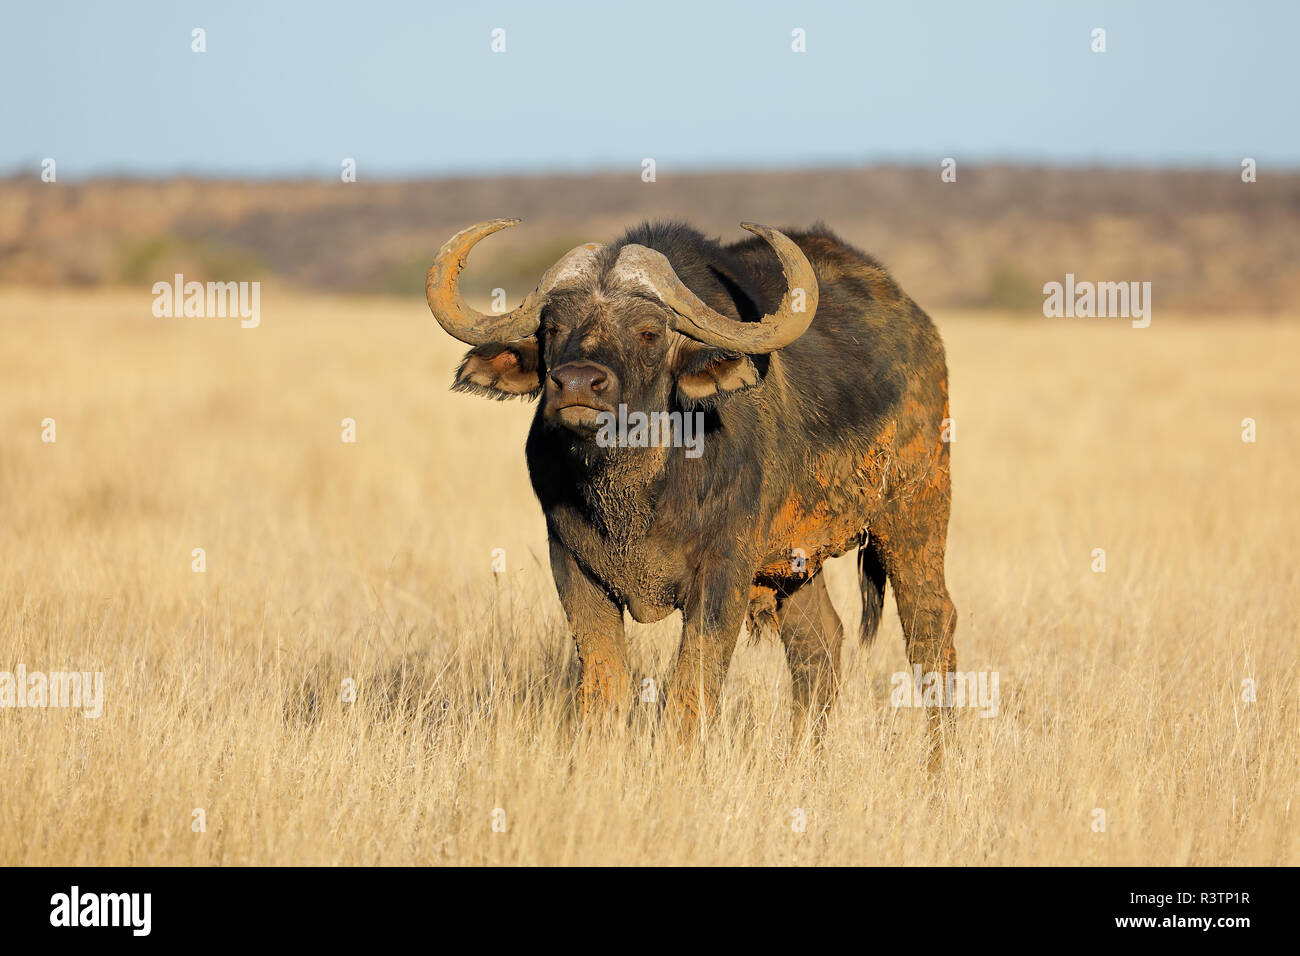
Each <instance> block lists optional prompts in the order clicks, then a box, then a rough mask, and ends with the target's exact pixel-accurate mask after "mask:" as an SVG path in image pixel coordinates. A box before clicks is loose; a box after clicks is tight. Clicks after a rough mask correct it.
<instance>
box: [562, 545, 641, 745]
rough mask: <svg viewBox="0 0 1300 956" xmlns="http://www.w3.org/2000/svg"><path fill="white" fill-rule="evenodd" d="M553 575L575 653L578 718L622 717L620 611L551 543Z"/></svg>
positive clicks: (625, 683) (625, 699)
mask: <svg viewBox="0 0 1300 956" xmlns="http://www.w3.org/2000/svg"><path fill="white" fill-rule="evenodd" d="M551 574H552V576H553V577H554V578H555V589H556V590H557V591H558V592H559V594H560V603H561V604H562V605H563V606H564V613H565V616H566V617H568V619H569V629H570V630H571V631H572V633H573V640H574V643H575V644H576V645H577V650H578V667H579V672H578V715H579V717H580V718H582V719H583V720H587V719H589V718H592V717H594V716H597V715H601V714H619V713H622V712H626V710H627V708H628V706H629V704H630V702H631V700H630V699H631V693H632V674H631V670H630V669H629V668H628V661H627V639H626V637H625V636H624V634H623V610H622V608H620V607H619V606H618V605H617V604H615V603H614V601H612V600H611V599H610V597H609V595H608V594H607V593H605V590H604V589H603V588H601V587H600V585H598V584H597V583H596V582H595V581H593V580H592V579H591V578H590V577H588V575H587V573H586V572H585V571H584V570H583V569H582V568H581V567H580V566H579V565H578V563H577V561H575V560H574V558H573V555H572V554H571V553H570V552H569V550H568V549H567V548H566V547H564V545H563V544H561V543H560V542H558V541H557V540H555V539H554V538H552V539H551Z"/></svg>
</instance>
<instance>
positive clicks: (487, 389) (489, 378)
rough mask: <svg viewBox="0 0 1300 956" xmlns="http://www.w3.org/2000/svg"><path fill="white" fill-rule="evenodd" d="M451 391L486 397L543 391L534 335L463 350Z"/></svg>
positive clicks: (534, 396) (510, 396) (531, 394)
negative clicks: (516, 340) (515, 340)
mask: <svg viewBox="0 0 1300 956" xmlns="http://www.w3.org/2000/svg"><path fill="white" fill-rule="evenodd" d="M451 390H452V391H453V392H473V393H474V394H475V395H483V396H485V397H487V398H496V399H504V398H514V397H516V396H519V395H523V396H526V397H528V398H536V397H537V396H538V395H539V394H540V393H541V391H542V379H541V376H540V375H539V374H538V355H537V338H536V337H535V336H529V337H528V338H526V339H520V340H519V341H518V342H509V343H504V342H489V343H488V344H487V345H479V346H476V347H475V348H472V349H470V350H469V351H468V352H466V353H465V358H464V360H463V361H462V362H461V363H460V368H458V369H457V370H456V380H455V382H453V383H452V386H451Z"/></svg>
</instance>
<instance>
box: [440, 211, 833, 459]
mask: <svg viewBox="0 0 1300 956" xmlns="http://www.w3.org/2000/svg"><path fill="white" fill-rule="evenodd" d="M518 222H519V220H518V219H493V220H489V221H487V222H483V223H479V224H478V225H474V226H471V227H469V228H468V229H464V230H462V231H461V232H459V233H457V234H456V235H454V236H452V238H451V239H449V240H448V241H447V243H446V244H445V245H444V246H443V247H442V249H441V250H440V251H439V253H438V258H437V260H436V261H435V262H434V263H433V265H432V266H431V267H430V268H429V273H428V277H427V280H426V283H425V293H426V296H427V298H428V301H429V308H430V309H431V310H432V311H433V315H434V318H436V319H437V320H438V323H439V324H440V325H441V326H442V327H443V328H444V329H445V330H446V331H447V332H448V333H450V334H451V335H453V336H455V337H456V338H457V339H460V340H461V341H462V342H466V343H468V344H470V345H472V346H474V348H473V349H471V350H470V352H469V353H468V354H467V355H466V356H465V360H464V361H463V362H462V363H461V366H460V368H459V370H458V371H457V374H456V381H455V384H454V385H453V386H452V387H453V388H454V389H456V390H458V391H474V392H478V393H480V394H485V395H488V396H489V397H493V398H508V397H511V396H527V397H536V396H539V395H540V396H541V397H542V402H543V407H542V411H541V414H542V418H543V420H544V421H545V422H546V424H548V425H550V426H554V427H562V428H565V429H569V430H571V431H572V432H574V433H576V434H577V435H579V436H588V435H590V434H591V433H594V431H595V430H596V427H597V422H598V416H599V415H600V414H601V413H602V412H614V411H616V410H617V408H618V406H619V405H620V404H623V405H625V406H626V407H627V408H628V409H630V410H637V411H646V412H650V411H662V410H668V409H670V408H673V407H676V408H681V409H689V408H696V407H703V406H708V405H711V404H713V403H715V402H717V401H719V400H721V399H722V398H724V397H725V396H726V395H728V394H731V393H733V392H736V391H740V390H743V389H745V388H748V387H750V386H753V385H756V384H757V383H758V382H759V381H760V377H761V369H762V368H764V367H765V365H766V363H765V361H763V358H762V357H763V356H766V355H767V354H769V353H771V352H774V351H776V350H777V349H780V348H783V347H784V346H786V345H788V344H790V343H791V342H793V341H794V340H795V339H797V338H798V337H799V336H800V335H802V334H803V332H804V330H805V329H807V328H808V325H809V323H811V322H812V319H813V315H814V314H815V312H816V309H817V279H816V277H815V276H814V274H813V269H812V266H811V265H810V264H809V262H808V260H807V258H806V257H805V256H804V254H803V253H802V252H801V251H800V249H799V247H798V246H797V245H796V244H795V243H794V242H793V241H792V240H790V239H789V238H788V237H786V236H785V235H783V234H781V233H780V232H777V231H776V230H775V229H771V228H769V227H767V226H760V225H757V224H754V223H742V224H741V227H742V228H744V229H746V230H748V231H749V232H752V233H754V234H755V235H758V236H761V237H762V238H763V239H764V240H765V241H766V242H767V243H768V244H769V245H771V247H772V248H773V250H774V251H775V252H776V255H777V258H778V260H779V261H780V264H781V268H782V270H783V273H784V276H785V287H786V288H785V294H784V295H783V297H782V299H781V302H780V304H779V305H778V307H777V309H776V311H774V312H772V313H771V314H769V315H764V316H761V317H760V316H751V318H754V319H756V321H743V320H742V317H741V315H740V313H739V311H737V310H736V309H735V308H734V307H732V305H731V302H730V300H727V302H726V303H725V304H724V303H723V302H721V301H719V303H718V305H719V307H720V308H722V309H724V310H725V311H730V312H735V317H733V316H731V315H726V314H723V312H722V311H718V309H715V308H713V307H711V306H709V305H707V304H706V303H705V302H704V301H703V300H702V299H701V298H700V297H699V296H697V295H696V293H695V292H693V291H692V290H691V289H689V288H687V286H686V284H685V283H684V282H683V281H682V280H681V279H680V278H679V277H678V275H677V272H676V271H674V269H673V267H672V265H671V264H670V263H669V261H668V259H667V257H666V256H665V255H664V254H663V253H662V252H659V251H657V250H655V249H651V248H649V247H647V246H644V245H638V244H635V243H630V242H628V243H624V244H621V245H617V246H602V245H598V244H596V243H587V244H584V245H581V246H578V247H577V248H575V249H573V250H571V251H570V252H568V253H567V254H566V255H564V256H563V257H561V258H560V260H559V261H558V262H556V263H555V264H554V265H553V266H551V268H550V269H548V270H547V271H546V273H545V274H544V275H543V276H542V279H541V281H540V282H539V283H538V284H537V287H536V288H535V289H533V291H532V292H531V293H529V295H528V296H527V297H526V298H525V299H524V301H523V303H522V304H521V305H520V306H519V307H518V308H516V309H514V310H513V311H511V312H508V313H504V314H501V315H486V314H484V313H481V312H478V311H475V310H474V309H472V308H470V307H469V306H468V305H467V304H466V302H465V300H464V298H462V296H461V294H460V290H459V281H458V280H459V276H460V273H461V270H462V269H463V268H464V267H465V262H466V258H467V257H468V255H469V251H470V250H471V249H472V248H473V247H474V245H475V244H476V243H477V242H478V241H479V240H481V239H483V238H484V237H485V236H489V235H491V234H492V233H494V232H497V231H499V230H501V229H505V228H507V227H509V226H513V225H516V224H517V223H518ZM756 360H757V361H756Z"/></svg>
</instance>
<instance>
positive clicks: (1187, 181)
mask: <svg viewBox="0 0 1300 956" xmlns="http://www.w3.org/2000/svg"><path fill="white" fill-rule="evenodd" d="M498 216H519V217H522V218H523V219H524V224H523V225H522V226H520V227H519V228H517V229H514V230H510V231H509V232H506V233H502V234H500V235H498V236H494V237H492V239H491V240H489V241H488V242H486V243H484V245H483V246H482V247H481V251H479V252H477V253H476V254H475V257H474V260H473V262H472V264H471V269H470V270H469V271H468V272H467V273H466V281H467V284H468V285H469V286H471V289H472V290H473V289H477V290H478V291H483V290H485V289H487V288H490V287H492V286H495V285H501V286H504V287H505V288H506V289H507V291H508V292H509V293H510V295H511V297H512V301H518V296H519V295H521V294H523V293H524V292H525V291H527V289H528V288H530V287H531V285H532V284H533V282H535V281H536V279H537V278H538V277H539V276H540V274H541V272H542V270H543V269H545V267H546V266H547V265H549V264H550V262H551V261H553V259H554V258H555V257H557V256H558V255H560V254H561V253H562V252H564V251H565V250H567V249H569V248H571V247H572V246H573V245H575V244H577V243H578V242H580V241H586V240H592V239H594V240H606V239H611V238H613V237H615V236H616V235H618V234H619V233H620V232H621V231H622V230H623V229H625V228H626V227H627V226H629V225H631V224H632V223H634V222H636V221H638V220H640V219H643V218H647V217H649V218H681V219H685V220H688V221H689V222H691V223H693V224H695V225H697V226H699V227H700V228H702V229H703V230H705V231H706V232H708V233H710V234H713V235H716V236H720V237H722V238H724V239H728V240H730V239H738V238H742V237H743V236H744V235H745V233H743V232H741V231H740V229H739V228H738V227H737V224H738V223H739V221H740V220H742V219H753V220H758V221H760V222H767V223H771V224H773V225H776V226H778V227H780V226H800V225H808V224H811V223H813V222H815V221H817V220H822V221H824V222H825V223H826V224H827V225H828V226H830V227H831V228H832V229H834V230H836V231H837V232H838V233H840V234H841V235H842V236H843V237H844V238H846V239H848V240H849V241H851V242H853V243H855V244H856V245H859V246H860V247H862V248H863V249H865V250H867V251H868V252H870V253H872V254H873V255H874V256H876V257H877V258H879V259H880V260H882V261H883V262H884V263H885V264H886V265H887V266H888V267H889V268H891V269H892V270H893V271H894V273H895V275H896V276H897V277H898V278H899V280H900V281H901V282H902V283H903V286H904V288H906V289H907V290H908V292H909V293H911V295H912V296H913V297H914V298H916V299H917V300H918V301H919V302H920V303H921V304H922V305H923V306H939V305H952V306H991V307H997V308H1002V309H1009V310H1024V311H1026V312H1028V311H1031V310H1032V311H1037V310H1038V309H1039V308H1040V307H1041V303H1042V291H1041V290H1042V286H1043V283H1044V282H1048V281H1053V280H1057V281H1059V280H1060V279H1061V278H1062V277H1063V276H1064V275H1065V273H1067V272H1072V273H1074V274H1075V275H1076V276H1077V277H1078V278H1080V279H1094V280H1102V281H1121V280H1149V281H1151V282H1152V284H1153V299H1154V301H1155V303H1156V306H1157V307H1158V308H1162V309H1171V310H1184V311H1190V312H1228V311H1231V312H1236V313H1239V312H1247V311H1249V312H1264V313H1270V312H1282V311H1288V310H1290V311H1296V308H1295V307H1296V303H1297V302H1300V174H1297V173H1288V174H1273V173H1270V172H1269V171H1268V169H1267V168H1263V169H1261V170H1260V173H1259V181H1258V182H1257V183H1253V184H1244V183H1242V182H1241V180H1240V176H1239V170H1237V169H1235V168H1233V167H1228V168H1225V169H1222V170H1215V171H1183V170H1150V169H1112V168H1106V169H1082V168H1080V169H1073V168H1059V167H1028V166H981V167H977V166H963V167H960V168H959V170H958V179H957V182H955V183H943V182H941V181H940V178H939V170H938V168H937V167H936V168H934V169H921V168H917V167H898V166H879V167H864V168H858V169H823V170H801V171H790V172H731V173H724V172H710V173H690V174H673V173H672V172H670V171H665V170H661V171H660V174H659V180H658V182H655V183H643V182H642V181H641V179H640V175H639V169H634V170H631V171H629V172H628V173H617V174H615V173H598V174H591V175H551V176H507V177H493V178H486V177H484V178H458V179H431V180H423V181H407V182H391V181H385V182H366V181H364V179H363V180H362V181H361V182H357V183H349V184H343V183H328V182H319V181H271V182H236V181H220V180H199V179H171V180H162V181H149V180H128V179H114V180H96V181H91V182H87V183H75V184H74V183H62V182H60V183H54V184H47V183H42V182H40V181H39V180H38V179H37V178H36V177H35V176H29V177H23V178H21V179H19V178H9V179H3V180H0V282H5V283H23V284H37V285H65V284H72V285H100V284H123V283H129V284H135V283H150V284H151V283H152V282H154V281H156V280H158V279H161V278H167V277H169V276H170V275H171V274H172V272H174V271H184V272H186V273H187V275H189V276H191V277H193V278H199V279H226V280H229V279H247V278H257V277H259V276H261V277H267V276H276V277H280V278H282V279H285V280H288V281H290V282H292V283H295V284H298V285H301V286H304V287H310V288H314V289H318V290H326V291H330V290H332V291H339V292H381V293H391V294H410V295H418V294H420V290H421V289H422V288H423V281H424V271H425V269H426V268H427V266H428V264H429V261H430V260H431V258H432V256H433V254H434V252H435V251H436V250H437V248H438V246H439V245H440V244H441V243H442V242H443V241H444V240H445V239H446V238H447V237H448V236H449V235H450V234H451V233H452V232H454V231H456V230H457V229H459V228H461V227H463V226H465V225H468V224H470V223H472V222H476V221H478V220H482V219H489V218H494V217H498Z"/></svg>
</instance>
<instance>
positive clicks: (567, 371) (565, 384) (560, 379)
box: [551, 363, 610, 394]
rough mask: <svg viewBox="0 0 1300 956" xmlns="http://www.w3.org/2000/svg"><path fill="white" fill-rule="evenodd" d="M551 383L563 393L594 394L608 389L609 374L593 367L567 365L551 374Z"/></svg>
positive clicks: (576, 364)
mask: <svg viewBox="0 0 1300 956" xmlns="http://www.w3.org/2000/svg"><path fill="white" fill-rule="evenodd" d="M551 381H553V382H554V383H555V384H556V385H557V386H558V387H559V388H560V390H561V391H563V392H577V393H583V392H591V393H592V394H595V393H596V392H600V391H603V390H604V389H606V388H608V387H609V384H610V380H609V374H608V372H606V370H605V369H602V368H599V367H597V366H595V365H585V364H578V363H574V364H569V365H561V366H560V367H559V368H557V369H556V370H555V371H553V372H552V373H551Z"/></svg>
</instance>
